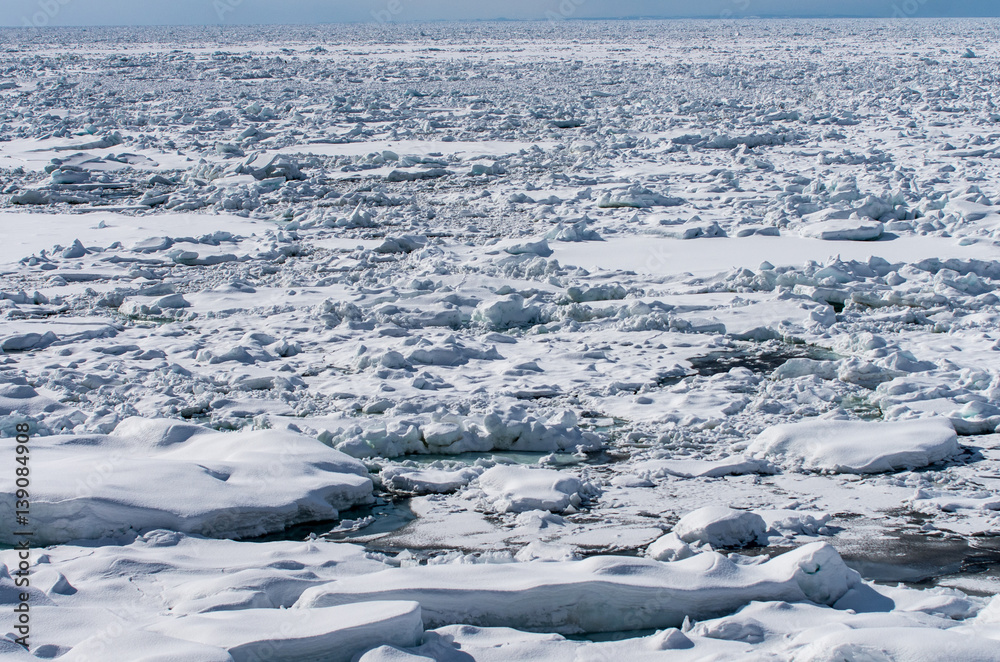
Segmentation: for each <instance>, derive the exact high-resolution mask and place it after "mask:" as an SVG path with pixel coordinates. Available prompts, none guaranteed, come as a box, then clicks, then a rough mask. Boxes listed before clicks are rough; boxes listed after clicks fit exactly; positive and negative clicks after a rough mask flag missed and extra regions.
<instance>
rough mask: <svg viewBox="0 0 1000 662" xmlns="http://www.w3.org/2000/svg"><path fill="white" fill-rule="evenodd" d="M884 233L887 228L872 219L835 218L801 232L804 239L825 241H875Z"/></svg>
mask: <svg viewBox="0 0 1000 662" xmlns="http://www.w3.org/2000/svg"><path fill="white" fill-rule="evenodd" d="M884 232H885V226H884V225H882V223H880V222H878V221H876V220H874V219H871V218H833V219H829V220H826V221H820V222H817V223H810V224H809V225H806V226H804V227H803V228H802V229H801V230H799V234H801V235H802V236H803V237H811V238H813V239H823V240H825V241H875V240H876V239H879V238H880V237H881V236H882V233H884Z"/></svg>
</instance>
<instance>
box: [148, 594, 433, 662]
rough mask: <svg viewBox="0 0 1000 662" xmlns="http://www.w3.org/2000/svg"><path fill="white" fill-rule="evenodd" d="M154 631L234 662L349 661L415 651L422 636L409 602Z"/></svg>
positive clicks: (177, 624)
mask: <svg viewBox="0 0 1000 662" xmlns="http://www.w3.org/2000/svg"><path fill="white" fill-rule="evenodd" d="M155 629H156V630H157V631H159V632H161V633H163V634H166V635H168V636H171V637H174V638H176V639H184V640H187V641H193V642H195V643H200V644H205V645H210V646H217V647H219V648H223V649H225V650H226V651H228V653H229V655H231V656H232V659H233V660H235V662H250V661H251V660H263V659H280V660H287V661H289V662H293V661H296V660H301V661H302V662H306V661H307V660H308V661H311V660H323V661H324V662H350V661H351V660H352V659H354V658H355V657H357V656H358V655H360V654H361V653H364V652H365V651H367V650H369V649H371V648H374V647H376V646H380V645H387V644H388V645H394V646H415V645H417V644H418V643H419V642H420V638H421V637H422V636H423V633H424V627H423V621H422V620H421V617H420V605H418V604H416V603H414V602H364V603H356V604H350V605H345V606H338V607H328V608H323V609H303V610H296V611H291V610H286V609H241V610H238V611H221V612H213V613H209V614H197V615H192V616H184V617H181V618H178V619H176V620H172V621H167V622H166V623H163V624H158V625H156V626H155Z"/></svg>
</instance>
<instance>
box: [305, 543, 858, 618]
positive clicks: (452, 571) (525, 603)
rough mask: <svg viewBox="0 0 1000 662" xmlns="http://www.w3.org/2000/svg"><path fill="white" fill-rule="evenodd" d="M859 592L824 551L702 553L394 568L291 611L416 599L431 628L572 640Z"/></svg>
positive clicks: (325, 590)
mask: <svg viewBox="0 0 1000 662" xmlns="http://www.w3.org/2000/svg"><path fill="white" fill-rule="evenodd" d="M860 586H862V584H861V583H860V578H859V577H858V575H857V573H855V572H854V571H853V570H850V569H849V568H847V566H845V565H844V564H843V561H841V560H840V557H839V556H838V555H837V553H836V551H834V549H833V548H832V547H830V546H829V545H824V544H821V543H820V544H814V545H809V546H805V547H802V548H801V549H799V550H796V551H795V552H790V553H788V554H786V555H783V556H781V557H778V558H776V559H774V560H772V561H769V562H767V563H764V564H761V565H756V566H740V565H737V564H734V563H732V562H731V561H729V560H727V559H726V558H725V557H724V556H722V555H720V554H716V553H714V552H706V553H704V554H699V555H697V556H694V557H691V558H689V559H686V560H683V561H677V562H674V563H666V564H665V563H660V562H658V561H652V560H646V559H636V558H618V557H594V558H591V559H586V560H584V561H572V562H530V563H518V564H512V565H511V564H499V565H494V564H487V565H472V566H457V567H452V566H432V567H420V568H402V569H393V570H386V571H385V572H383V573H380V574H378V575H375V576H372V577H358V578H355V579H344V580H340V581H337V582H334V583H331V584H329V585H326V586H319V587H315V588H312V589H309V590H307V591H306V592H305V593H303V595H302V597H301V598H300V599H299V601H298V602H297V603H296V607H297V608H302V609H315V608H319V607H329V606H337V605H344V604H350V603H352V602H356V601H358V600H414V601H417V602H419V603H420V605H421V607H422V609H423V614H424V620H425V622H426V623H427V625H428V626H431V627H436V626H440V625H447V624H451V623H464V624H469V625H478V626H485V627H510V628H516V629H521V630H528V631H543V632H562V633H567V634H572V633H594V632H616V631H627V630H643V629H650V628H656V629H661V628H668V627H678V626H680V625H681V624H682V623H683V622H684V619H685V618H693V619H705V618H712V617H714V616H719V615H722V614H724V613H729V612H733V611H736V610H738V609H739V608H740V607H742V606H744V605H746V604H749V603H750V602H754V601H786V602H800V601H810V602H814V603H819V604H825V605H833V604H834V603H836V602H837V601H838V600H840V599H841V598H843V597H844V596H845V595H847V593H848V592H849V591H850V590H851V589H852V588H856V587H860Z"/></svg>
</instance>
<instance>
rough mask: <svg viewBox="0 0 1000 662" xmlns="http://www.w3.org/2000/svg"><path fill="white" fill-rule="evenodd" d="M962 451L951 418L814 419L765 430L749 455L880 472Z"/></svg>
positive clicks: (813, 467) (810, 466)
mask: <svg viewBox="0 0 1000 662" xmlns="http://www.w3.org/2000/svg"><path fill="white" fill-rule="evenodd" d="M958 452H959V446H958V439H957V436H956V434H955V428H954V427H953V426H952V424H951V422H950V421H949V420H948V419H946V418H925V419H917V420H908V421H898V422H892V423H871V422H865V421H836V420H809V421H804V422H801V423H791V424H788V425H777V426H774V427H771V428H768V429H767V430H764V432H762V433H761V434H760V435H759V436H758V437H757V438H756V439H755V440H754V441H753V442H752V443H751V444H750V446H748V447H747V453H748V454H750V455H752V456H754V457H757V458H767V459H770V460H773V461H774V462H776V463H778V464H781V465H782V466H784V467H786V468H789V469H793V470H799V471H833V472H837V473H859V474H860V473H879V472H885V471H896V470H899V469H917V468H920V467H925V466H927V465H930V464H934V463H935V462H940V461H941V460H944V459H947V458H949V457H952V456H953V455H955V454H957V453H958Z"/></svg>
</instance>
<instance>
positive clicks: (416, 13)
mask: <svg viewBox="0 0 1000 662" xmlns="http://www.w3.org/2000/svg"><path fill="white" fill-rule="evenodd" d="M776 15H777V16H802V17H815V16H866V17H867V16H882V17H888V16H896V17H936V16H1000V1H998V0H698V1H697V2H692V1H691V0H500V1H490V0H280V1H279V2H274V1H273V0H164V1H151V0H0V25H6V26H35V27H43V26H47V25H185V24H194V25H201V24H209V25H217V24H254V23H277V24H306V23H338V22H355V21H380V22H393V21H437V20H448V19H461V20H489V19H515V20H552V19H555V20H561V19H564V18H565V19H588V18H626V17H658V18H681V17H691V16H698V17H721V18H740V17H751V16H776Z"/></svg>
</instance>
